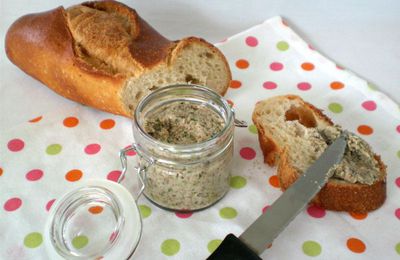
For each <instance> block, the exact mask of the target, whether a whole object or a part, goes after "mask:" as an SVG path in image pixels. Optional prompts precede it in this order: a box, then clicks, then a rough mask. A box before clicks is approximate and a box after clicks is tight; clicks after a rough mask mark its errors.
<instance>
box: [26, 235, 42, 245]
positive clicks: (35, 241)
mask: <svg viewBox="0 0 400 260" xmlns="http://www.w3.org/2000/svg"><path fill="white" fill-rule="evenodd" d="M42 242H43V237H42V234H40V233H38V232H33V233H29V234H28V235H26V236H25V239H24V245H25V246H26V247H29V248H35V247H38V246H40V245H41V244H42Z"/></svg>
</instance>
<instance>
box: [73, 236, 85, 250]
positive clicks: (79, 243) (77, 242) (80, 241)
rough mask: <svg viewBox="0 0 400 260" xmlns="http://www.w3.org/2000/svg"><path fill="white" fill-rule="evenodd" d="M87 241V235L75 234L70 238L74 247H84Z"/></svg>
mask: <svg viewBox="0 0 400 260" xmlns="http://www.w3.org/2000/svg"><path fill="white" fill-rule="evenodd" d="M88 243H89V238H88V237H87V236H83V235H82V236H76V237H74V239H72V245H73V246H74V247H75V248H76V249H81V248H84V247H85V246H86V245H87V244H88Z"/></svg>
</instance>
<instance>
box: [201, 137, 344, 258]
mask: <svg viewBox="0 0 400 260" xmlns="http://www.w3.org/2000/svg"><path fill="white" fill-rule="evenodd" d="M346 136H347V134H346V133H343V134H342V135H341V136H340V137H339V138H337V139H336V140H335V141H334V142H333V143H332V144H331V145H329V146H328V147H327V148H326V149H325V151H324V152H323V153H322V154H321V156H320V157H319V158H318V159H317V160H316V161H315V162H314V163H313V164H312V165H311V166H310V167H309V168H308V169H307V171H306V172H305V173H304V174H302V175H301V176H300V177H299V178H298V179H297V180H296V182H295V183H294V184H292V185H291V186H290V187H289V188H288V189H287V190H286V191H285V192H284V193H283V194H282V195H281V196H280V197H279V198H278V199H277V200H276V201H275V202H274V203H273V204H272V205H271V207H269V208H268V210H266V211H265V213H263V214H262V215H261V216H259V217H258V218H257V219H256V221H254V222H253V223H252V224H251V225H250V226H249V227H248V228H247V229H246V230H245V231H244V232H243V233H242V234H241V235H240V236H239V238H237V237H236V236H235V235H233V234H229V235H227V236H226V237H225V239H224V240H223V241H222V243H221V244H220V246H219V247H218V248H217V249H216V250H215V251H214V252H213V253H212V254H211V255H210V256H209V257H208V258H207V259H209V260H219V259H236V260H242V259H243V260H244V259H261V258H260V257H259V256H258V255H259V254H261V253H262V252H264V250H265V249H266V248H267V246H269V245H270V244H271V243H272V241H273V240H274V239H275V238H276V237H277V236H278V235H279V234H280V233H281V232H282V231H283V230H284V229H285V227H286V226H287V225H289V223H290V222H291V221H292V220H293V219H294V218H295V217H296V216H297V215H298V214H299V213H300V212H301V211H302V210H303V209H304V208H305V207H306V206H307V204H308V203H309V202H310V201H311V199H312V198H313V197H314V196H315V195H316V194H317V193H318V192H319V191H320V190H321V188H322V187H323V186H324V185H325V184H326V182H327V181H328V179H329V178H330V177H331V175H332V174H333V171H329V169H331V168H332V167H333V166H334V165H335V164H338V163H339V162H340V161H341V160H342V158H343V154H344V151H345V148H346V144H347V141H346V139H347V138H346Z"/></svg>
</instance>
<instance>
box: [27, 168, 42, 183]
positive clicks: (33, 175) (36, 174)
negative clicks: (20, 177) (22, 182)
mask: <svg viewBox="0 0 400 260" xmlns="http://www.w3.org/2000/svg"><path fill="white" fill-rule="evenodd" d="M42 176H43V171H42V170H39V169H34V170H31V171H29V172H28V173H27V174H26V175H25V178H26V179H27V180H28V181H37V180H39V179H40V178H42Z"/></svg>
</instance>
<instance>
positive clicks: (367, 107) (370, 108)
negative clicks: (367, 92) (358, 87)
mask: <svg viewBox="0 0 400 260" xmlns="http://www.w3.org/2000/svg"><path fill="white" fill-rule="evenodd" d="M361 106H362V107H363V108H364V109H365V110H368V111H374V110H375V109H376V103H375V102H374V101H372V100H368V101H365V102H363V103H362V104H361Z"/></svg>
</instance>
